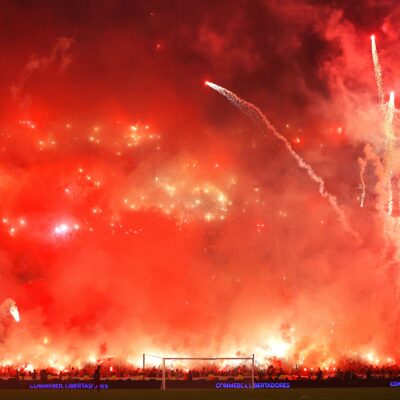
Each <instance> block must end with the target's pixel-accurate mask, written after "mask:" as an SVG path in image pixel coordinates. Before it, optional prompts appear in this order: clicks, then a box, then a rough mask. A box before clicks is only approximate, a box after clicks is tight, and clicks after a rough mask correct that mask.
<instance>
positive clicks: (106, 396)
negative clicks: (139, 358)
mask: <svg viewBox="0 0 400 400" xmlns="http://www.w3.org/2000/svg"><path fill="white" fill-rule="evenodd" d="M0 399H2V400H3V399H4V400H13V399H15V400H31V399H32V400H39V399H44V400H89V399H90V400H91V399H98V400H130V399H132V400H202V399H207V400H225V399H227V400H228V399H229V400H253V399H254V400H262V399H265V400H392V399H393V400H394V399H396V400H399V399H400V388H398V389H397V388H335V389H288V390H276V389H269V390H262V389H260V390H254V391H253V390H215V389H213V390H208V389H192V390H186V389H170V390H168V389H167V390H166V391H161V390H129V389H123V390H116V389H113V390H104V391H101V392H96V391H88V390H40V391H34V390H0Z"/></svg>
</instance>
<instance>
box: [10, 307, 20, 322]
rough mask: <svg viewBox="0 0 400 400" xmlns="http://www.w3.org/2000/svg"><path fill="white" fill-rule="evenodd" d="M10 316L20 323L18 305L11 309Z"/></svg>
mask: <svg viewBox="0 0 400 400" xmlns="http://www.w3.org/2000/svg"><path fill="white" fill-rule="evenodd" d="M10 314H11V315H12V317H13V318H14V319H15V321H16V322H19V321H20V317H19V311H18V307H17V305H16V304H15V305H12V306H11V307H10Z"/></svg>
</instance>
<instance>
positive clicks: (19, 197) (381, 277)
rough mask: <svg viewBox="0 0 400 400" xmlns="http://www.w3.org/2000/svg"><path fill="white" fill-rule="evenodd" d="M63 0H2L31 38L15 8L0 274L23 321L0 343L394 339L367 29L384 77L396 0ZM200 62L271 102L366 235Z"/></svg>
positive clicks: (57, 349) (283, 348)
mask: <svg viewBox="0 0 400 400" xmlns="http://www.w3.org/2000/svg"><path fill="white" fill-rule="evenodd" d="M44 3H46V2H44ZM78 3H79V4H80V2H76V3H74V2H73V4H74V5H71V7H70V8H68V10H65V9H64V8H63V7H61V6H58V5H53V3H49V4H51V5H52V6H51V7H44V9H46V10H47V11H44V9H41V7H40V6H38V7H37V8H36V7H34V6H25V7H26V8H24V7H23V6H16V5H15V3H14V2H9V3H7V4H6V5H5V8H6V10H7V12H8V15H9V18H10V20H18V21H20V25H21V26H25V27H26V28H25V29H27V30H28V31H29V32H31V41H30V43H31V44H28V43H27V42H26V36H25V30H24V32H21V31H20V30H18V28H17V27H14V28H13V30H12V31H11V33H10V34H9V35H8V36H7V37H9V41H8V42H7V43H5V46H3V47H2V50H1V51H2V52H3V54H2V59H3V60H5V61H4V65H3V66H1V67H0V68H1V74H0V76H1V79H2V85H1V87H2V88H1V90H0V99H1V104H2V105H3V107H2V113H1V115H2V124H1V125H2V128H1V131H0V154H1V159H0V238H1V248H0V261H1V263H0V294H1V295H2V297H3V298H4V299H6V298H12V299H14V300H15V301H16V303H17V305H18V308H19V311H20V315H21V322H20V323H19V324H15V323H13V324H10V323H9V322H10V321H8V322H4V324H6V325H7V329H5V330H4V334H3V335H2V338H1V343H0V349H1V354H2V356H1V357H2V358H0V364H1V363H2V362H4V361H6V360H11V361H13V362H17V359H16V357H17V355H21V357H22V358H21V360H20V361H21V362H22V361H29V362H32V363H34V364H35V366H36V364H37V365H44V364H46V363H49V362H50V363H53V364H56V365H64V364H65V363H78V361H79V362H85V361H87V360H88V359H89V358H90V359H91V358H92V357H94V358H95V359H97V358H100V357H103V358H105V357H116V358H122V359H123V360H126V359H127V358H129V359H130V360H133V361H136V360H137V359H138V357H139V355H140V354H141V353H143V352H153V353H154V352H155V353H159V354H165V355H173V354H177V353H180V354H186V355H193V356H195V355H203V356H206V355H207V354H209V355H234V354H236V353H237V352H242V353H244V354H252V353H255V354H256V358H257V359H258V360H260V361H262V360H264V359H265V358H268V357H273V356H278V357H286V356H287V357H289V358H290V360H293V361H295V362H305V363H307V362H308V363H310V364H312V363H319V364H321V363H324V362H325V363H329V361H331V360H333V359H337V358H340V357H342V356H346V357H347V356H349V355H351V356H352V357H361V358H362V357H364V356H365V354H370V355H371V354H372V355H373V356H371V357H372V360H376V359H377V358H380V362H382V361H384V360H386V357H393V358H394V357H397V356H398V355H397V354H396V353H395V348H396V340H395V337H396V334H397V325H396V324H397V313H398V307H397V297H396V282H395V279H396V274H397V268H398V257H397V256H398V254H397V246H396V243H394V242H393V241H392V242H390V243H389V246H388V249H387V251H385V252H383V249H384V247H385V235H384V232H383V229H382V225H383V222H382V214H381V213H380V211H379V210H377V207H376V204H377V202H376V200H377V198H379V196H380V194H381V191H382V189H381V186H380V183H379V182H381V175H380V172H381V170H380V168H381V160H382V157H383V152H384V140H383V136H382V135H383V133H382V112H381V110H380V108H379V106H378V105H377V96H376V89H375V83H374V73H373V66H372V61H371V56H370V41H369V40H368V35H369V34H370V32H371V30H372V29H373V30H374V32H376V37H377V41H378V43H377V45H378V48H379V50H380V56H381V62H382V66H383V72H384V79H385V83H386V87H394V88H395V89H396V88H397V87H398V84H397V79H398V78H397V76H396V73H397V71H398V68H397V66H398V60H397V58H398V57H397V54H398V42H396V40H397V39H398V34H397V33H396V29H395V28H394V27H395V21H396V14H395V12H392V9H391V8H388V9H386V8H385V9H382V10H381V13H380V14H379V15H380V18H379V21H376V19H375V14H374V19H371V20H364V19H362V18H361V17H360V16H359V15H358V14H357V13H356V12H355V11H354V10H352V9H349V8H347V6H346V5H345V4H344V3H343V5H342V6H337V7H335V8H334V7H330V6H320V5H314V4H310V3H309V2H306V1H304V2H297V1H296V2H294V1H293V2H291V1H289V2H285V5H284V6H282V5H281V3H280V2H267V3H268V4H267V3H265V2H262V1H249V2H248V7H243V8H242V7H240V6H239V5H236V6H229V7H228V6H224V5H220V6H218V7H210V4H206V3H207V2H206V3H205V4H204V5H202V4H200V3H199V4H192V5H191V7H187V6H185V7H183V8H180V7H178V5H177V4H178V3H179V2H174V4H175V3H176V4H175V6H176V7H168V9H163V8H159V5H158V2H148V3H149V5H146V6H144V5H138V4H132V5H129V6H127V5H126V4H125V3H124V4H123V2H118V1H115V2H111V3H110V2H104V3H102V2H100V3H98V2H96V6H94V5H92V6H90V5H88V6H82V5H79V4H78ZM152 6H154V7H152ZM365 7H366V10H369V11H371V10H372V11H374V7H375V6H374V5H368V4H367V5H366V6H365ZM90 10H91V11H90ZM41 13H44V14H45V15H46V16H47V17H48V18H45V19H44V22H43V23H41V24H38V23H37V21H38V20H39V16H40V15H41ZM367 14H368V13H367ZM372 14H373V13H372ZM372 14H371V15H372ZM363 15H364V14H363ZM77 16H79V18H77ZM299 16H302V18H300V17H299ZM40 20H41V19H40ZM35 21H36V22H35ZM53 21H57V23H56V22H53ZM3 22H4V23H3V24H0V26H3V28H0V29H5V28H4V27H7V26H8V25H7V21H3ZM227 26H228V27H229V30H228V31H227V30H226V29H225V28H226V27H227ZM222 28H223V29H222ZM2 36H3V37H5V35H2ZM159 44H161V45H159ZM207 73H209V74H210V76H212V77H213V80H215V81H216V82H217V83H221V84H223V85H224V86H226V87H228V88H229V89H232V90H234V91H235V92H237V93H239V94H240V95H241V97H243V98H246V99H248V100H249V101H251V102H254V103H255V104H256V105H257V106H259V107H260V108H261V109H262V110H263V112H265V113H266V114H267V115H268V116H269V117H270V118H271V120H272V122H273V123H274V124H275V125H276V126H277V127H278V128H279V131H280V132H281V133H282V134H283V135H284V136H285V137H286V138H287V139H288V140H289V141H290V142H292V144H293V147H295V148H296V151H298V152H299V153H300V154H301V156H302V157H304V159H305V160H306V161H307V162H308V163H309V164H311V165H312V166H313V168H314V169H315V171H317V173H318V175H320V176H322V177H323V178H324V180H325V181H326V187H327V190H329V192H330V193H333V194H334V195H336V196H337V200H338V203H339V205H340V206H341V207H342V208H343V210H344V212H345V213H346V216H347V218H348V220H349V221H350V224H351V225H352V227H353V228H354V229H355V230H356V231H357V232H358V233H359V235H360V237H361V241H360V243H357V242H356V241H354V240H353V238H352V236H350V235H348V234H347V233H346V232H344V231H343V229H342V227H341V225H340V224H339V223H338V221H337V219H336V215H335V213H334V212H333V211H332V209H331V207H330V206H329V204H328V203H327V202H326V201H325V199H323V198H321V197H320V196H319V194H318V187H317V186H316V185H315V184H314V183H313V182H312V181H310V180H309V179H308V177H307V175H306V174H305V173H304V172H303V171H302V170H300V169H299V168H298V166H297V164H296V163H295V162H294V161H293V159H292V158H291V157H290V155H288V154H287V152H286V150H285V149H284V148H283V147H282V145H281V144H280V143H279V142H277V141H276V140H275V139H274V137H273V136H272V135H269V136H267V137H263V136H262V134H261V133H260V132H259V131H258V130H257V127H256V126H254V125H253V124H252V122H251V121H248V120H247V119H246V117H244V116H242V115H240V113H238V112H237V111H236V110H235V109H233V108H231V107H230V106H229V105H228V104H225V102H224V100H223V99H222V98H220V97H219V96H217V95H216V94H215V93H214V92H212V91H210V90H209V89H208V88H204V87H203V86H202V85H201V82H202V77H204V76H205V75H206V74H207ZM204 83H205V84H207V81H206V80H205V81H204ZM339 128H340V129H339ZM367 144H368V146H366V145H367ZM360 157H361V158H360ZM364 157H365V159H364ZM359 159H361V161H360V162H359V161H358V160H359ZM359 163H360V165H363V166H365V165H366V166H365V168H366V169H365V182H366V187H367V192H366V198H365V207H364V208H360V206H359V201H358V198H359V188H358V186H359V184H360V182H359ZM397 169H398V167H397V165H396V166H395V170H394V172H395V173H396V172H397ZM396 190H397V189H396ZM396 207H397V209H398V208H399V207H398V205H396ZM397 212H398V210H397ZM382 254H384V257H382ZM2 300H3V299H1V298H0V302H1V301H2ZM4 318H5V319H6V317H4ZM65 357H67V358H65ZM49 360H52V361H49ZM369 361H371V360H369ZM18 362H19V361H18Z"/></svg>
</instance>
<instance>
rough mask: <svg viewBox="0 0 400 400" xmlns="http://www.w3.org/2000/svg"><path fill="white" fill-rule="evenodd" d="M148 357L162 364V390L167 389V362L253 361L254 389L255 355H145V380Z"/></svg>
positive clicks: (252, 381) (252, 379) (252, 384)
mask: <svg viewBox="0 0 400 400" xmlns="http://www.w3.org/2000/svg"><path fill="white" fill-rule="evenodd" d="M146 356H150V357H153V358H158V359H159V360H161V362H162V381H161V390H165V389H166V385H165V384H166V374H165V362H166V361H224V360H231V361H233V360H234V361H251V388H252V389H254V378H255V376H254V368H255V363H254V354H253V355H252V356H251V357H161V356H154V355H152V354H143V379H144V371H145V367H146Z"/></svg>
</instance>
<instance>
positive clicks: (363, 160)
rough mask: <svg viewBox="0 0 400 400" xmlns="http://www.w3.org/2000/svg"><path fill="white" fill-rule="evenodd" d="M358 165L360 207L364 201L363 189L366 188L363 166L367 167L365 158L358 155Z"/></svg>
mask: <svg viewBox="0 0 400 400" xmlns="http://www.w3.org/2000/svg"><path fill="white" fill-rule="evenodd" d="M358 165H359V166H360V181H361V184H360V189H361V194H360V207H361V208H363V207H364V201H365V190H366V186H365V179H364V175H365V168H366V167H367V160H366V159H364V158H361V157H359V159H358Z"/></svg>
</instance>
